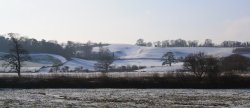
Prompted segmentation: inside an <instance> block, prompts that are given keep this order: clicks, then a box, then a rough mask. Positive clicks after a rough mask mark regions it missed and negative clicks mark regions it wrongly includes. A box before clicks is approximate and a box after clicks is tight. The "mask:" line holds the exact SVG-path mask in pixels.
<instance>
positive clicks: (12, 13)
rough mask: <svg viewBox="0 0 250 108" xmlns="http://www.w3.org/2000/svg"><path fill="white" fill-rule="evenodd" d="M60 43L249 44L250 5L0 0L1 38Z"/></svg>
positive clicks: (218, 0) (216, 0) (198, 0)
mask: <svg viewBox="0 0 250 108" xmlns="http://www.w3.org/2000/svg"><path fill="white" fill-rule="evenodd" d="M10 32H12V33H19V34H20V35H23V36H26V37H30V38H36V39H38V40H39V39H46V40H56V41H58V42H66V41H68V40H70V41H76V42H87V41H88V40H91V41H93V42H105V43H128V44H134V43H135V41H136V40H137V39H139V38H143V39H144V40H145V41H158V40H171V39H178V38H182V39H185V40H199V41H200V42H202V41H204V40H205V39H207V38H209V39H212V40H213V41H214V42H221V41H223V40H237V41H250V0H0V34H7V33H10Z"/></svg>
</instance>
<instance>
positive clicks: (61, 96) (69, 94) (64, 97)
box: [0, 89, 250, 108]
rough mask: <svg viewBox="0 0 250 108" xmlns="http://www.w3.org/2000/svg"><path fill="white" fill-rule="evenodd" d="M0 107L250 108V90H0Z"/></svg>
mask: <svg viewBox="0 0 250 108" xmlns="http://www.w3.org/2000/svg"><path fill="white" fill-rule="evenodd" d="M0 107H21V108H22V107H24V108H33V107H37V108H46V107H51V108H55V107H57V108H59V107H60V108H63V107H93V108H94V107H95V108H96V107H100V108H103V107H108V108H109V107H111V108H131V107H132V108H133V107H134V108H137V107H138V108H139V107H140V108H141V107H142V108H143V107H144V108H145V107H149V108H164V107H165V108H166V107H168V108H169V107H175V108H183V107H187V108H195V107H196V108H217V107H222V108H223V107H235V108H236V107H237V108H249V107H250V90H248V89H237V90H233V89H231V90H229V89H227V90H220V89H217V90H212V89H210V90H201V89H0Z"/></svg>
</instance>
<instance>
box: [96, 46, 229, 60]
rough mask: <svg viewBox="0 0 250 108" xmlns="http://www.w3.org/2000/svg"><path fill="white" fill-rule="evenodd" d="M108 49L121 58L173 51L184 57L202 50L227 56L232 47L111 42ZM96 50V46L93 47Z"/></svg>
mask: <svg viewBox="0 0 250 108" xmlns="http://www.w3.org/2000/svg"><path fill="white" fill-rule="evenodd" d="M105 47H106V48H108V49H110V50H111V51H112V52H114V53H115V55H116V56H117V57H119V58H121V59H131V58H161V57H162V55H163V54H164V53H166V52H169V51H171V52H173V53H174V54H175V56H176V57H184V56H187V55H188V54H190V53H198V52H204V53H206V54H209V55H214V56H219V57H222V56H228V55H230V54H232V50H233V48H212V47H168V48H155V47H141V46H135V45H128V44H113V45H109V46H105ZM94 51H96V52H97V51H98V47H96V48H94Z"/></svg>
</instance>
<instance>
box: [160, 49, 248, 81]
mask: <svg viewBox="0 0 250 108" xmlns="http://www.w3.org/2000/svg"><path fill="white" fill-rule="evenodd" d="M162 61H163V63H162V65H167V64H168V65H169V66H171V64H172V63H174V62H177V59H176V58H175V56H174V54H173V52H167V53H165V54H164V55H163V56H162ZM181 62H183V71H185V72H192V73H193V74H194V76H195V77H196V78H197V79H198V80H200V81H201V80H202V79H204V78H208V79H211V80H216V78H218V77H220V76H221V75H222V74H224V75H225V74H231V75H232V74H240V72H246V71H249V70H250V58H248V57H245V56H243V55H240V54H232V55H230V56H227V57H221V58H219V57H214V56H212V55H206V54H205V53H203V52H199V53H192V54H189V55H188V56H186V57H185V58H184V59H183V60H181Z"/></svg>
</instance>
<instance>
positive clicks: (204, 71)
mask: <svg viewBox="0 0 250 108" xmlns="http://www.w3.org/2000/svg"><path fill="white" fill-rule="evenodd" d="M219 64H220V61H219V59H218V58H215V57H213V56H209V55H205V54H204V53H203V52H200V53H197V54H190V55H188V56H187V57H186V58H185V59H184V64H183V66H184V68H185V69H187V70H190V71H191V72H193V73H194V75H195V76H196V78H198V79H199V80H202V79H203V78H204V77H205V76H206V75H207V76H208V77H209V78H216V77H217V76H219V75H220V70H219Z"/></svg>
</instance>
